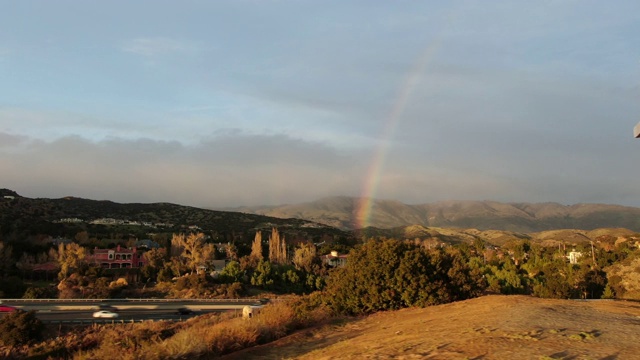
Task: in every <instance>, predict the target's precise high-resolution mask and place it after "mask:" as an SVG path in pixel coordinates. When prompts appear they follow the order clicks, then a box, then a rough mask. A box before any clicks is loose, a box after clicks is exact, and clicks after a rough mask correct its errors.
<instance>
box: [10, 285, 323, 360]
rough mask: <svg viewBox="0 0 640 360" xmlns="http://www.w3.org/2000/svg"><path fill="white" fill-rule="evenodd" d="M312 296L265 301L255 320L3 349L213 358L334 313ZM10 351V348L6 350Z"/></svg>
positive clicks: (91, 331) (228, 317) (226, 318)
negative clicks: (272, 302)
mask: <svg viewBox="0 0 640 360" xmlns="http://www.w3.org/2000/svg"><path fill="white" fill-rule="evenodd" d="M313 304H314V302H313V301H311V302H310V301H309V300H308V298H300V297H295V298H292V299H289V300H286V301H279V302H276V303H274V304H270V305H268V306H265V307H264V308H263V309H262V310H261V311H260V312H258V313H257V314H256V315H255V316H254V317H253V318H252V319H243V318H241V317H237V316H236V315H235V313H225V314H218V315H216V314H208V315H202V316H198V317H195V318H192V319H189V320H188V321H185V322H181V323H172V322H145V323H134V324H131V323H127V324H115V325H93V326H89V327H86V328H84V329H76V330H75V331H72V332H69V333H67V334H59V335H61V336H55V337H54V336H51V337H50V340H48V341H44V342H42V343H40V344H35V345H32V346H31V347H24V348H20V349H0V351H5V353H2V352H0V354H2V355H4V356H6V357H12V358H42V359H63V358H73V359H76V360H89V359H125V360H126V359H132V360H133V359H150V360H154V359H187V358H211V357H213V356H219V355H222V354H228V353H231V352H234V351H238V350H241V349H245V348H247V347H251V346H255V345H258V344H264V343H267V342H270V341H273V340H277V339H279V338H282V337H284V336H286V335H288V334H290V333H291V332H292V331H294V330H296V329H300V328H303V327H306V326H309V325H312V324H313V325H315V324H318V323H322V322H324V321H325V320H327V319H328V318H330V316H328V312H327V311H325V310H324V308H322V307H318V306H315V305H313ZM6 351H8V352H6Z"/></svg>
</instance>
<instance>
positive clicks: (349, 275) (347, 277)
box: [325, 240, 483, 314]
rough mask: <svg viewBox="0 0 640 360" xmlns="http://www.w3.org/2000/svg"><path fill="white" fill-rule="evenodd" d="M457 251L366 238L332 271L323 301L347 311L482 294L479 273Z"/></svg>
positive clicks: (385, 308) (418, 304) (431, 303)
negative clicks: (365, 240) (367, 239)
mask: <svg viewBox="0 0 640 360" xmlns="http://www.w3.org/2000/svg"><path fill="white" fill-rule="evenodd" d="M466 260H467V259H465V258H463V257H462V255H461V254H459V253H457V252H445V251H444V250H442V249H433V250H428V249H424V248H423V247H421V246H417V245H415V244H413V243H406V242H401V241H398V240H384V241H368V242H367V243H366V244H364V245H363V246H361V247H359V248H356V249H354V250H352V251H351V252H350V253H349V258H348V260H347V264H346V266H345V267H343V268H338V269H335V270H332V272H331V273H330V275H329V278H328V279H327V284H326V287H325V290H326V292H325V302H326V303H327V304H328V305H329V306H331V307H332V308H333V309H334V310H336V311H338V312H342V313H348V314H361V313H371V312H375V311H380V310H395V309H399V308H402V307H408V306H427V305H434V304H441V303H446V302H450V301H455V300H462V299H466V298H469V297H474V296H478V295H480V293H481V291H482V289H483V287H482V285H483V282H482V275H481V274H480V273H477V272H473V271H471V269H470V268H469V266H468V264H467V262H466Z"/></svg>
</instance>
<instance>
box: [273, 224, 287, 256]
mask: <svg viewBox="0 0 640 360" xmlns="http://www.w3.org/2000/svg"><path fill="white" fill-rule="evenodd" d="M269 261H270V262H271V263H273V264H286V263H287V262H288V259H287V242H286V241H285V240H284V236H283V237H282V238H281V237H280V233H279V232H278V229H276V228H275V227H274V228H272V229H271V236H270V237H269Z"/></svg>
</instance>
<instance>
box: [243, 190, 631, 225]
mask: <svg viewBox="0 0 640 360" xmlns="http://www.w3.org/2000/svg"><path fill="white" fill-rule="evenodd" d="M361 201H362V199H360V198H354V197H345V196H341V197H329V198H324V199H320V200H317V201H313V202H309V203H303V204H293V205H282V206H270V207H267V206H261V207H243V208H238V209H235V210H237V211H242V212H246V213H252V214H260V215H267V216H273V217H280V218H299V219H306V220H310V221H315V222H318V223H322V224H326V225H329V226H333V227H337V228H340V229H343V230H349V229H354V227H356V226H355V225H354V224H356V216H355V214H356V213H357V210H358V207H359V204H360V202H361ZM372 204H373V205H372V208H371V218H370V221H369V225H370V226H372V227H375V228H381V229H390V228H396V227H401V226H409V225H422V226H425V227H440V228H462V229H467V228H474V229H479V230H504V231H512V232H520V233H531V232H541V231H547V230H556V229H583V230H593V229H597V228H626V229H630V230H633V231H636V232H638V231H640V208H635V207H628V206H620V205H606V204H575V205H562V204H558V203H501V202H496V201H441V202H435V203H431V204H419V205H408V204H404V203H401V202H399V201H393V200H373V201H372Z"/></svg>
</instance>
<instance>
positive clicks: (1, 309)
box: [0, 304, 18, 313]
mask: <svg viewBox="0 0 640 360" xmlns="http://www.w3.org/2000/svg"><path fill="white" fill-rule="evenodd" d="M16 310H18V308H17V307H13V306H9V305H4V304H0V313H8V312H14V311H16Z"/></svg>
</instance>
